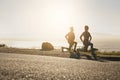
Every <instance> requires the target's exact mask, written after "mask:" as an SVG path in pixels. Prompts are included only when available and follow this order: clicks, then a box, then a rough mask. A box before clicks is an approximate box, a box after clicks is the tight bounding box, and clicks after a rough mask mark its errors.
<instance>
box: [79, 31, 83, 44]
mask: <svg viewBox="0 0 120 80" xmlns="http://www.w3.org/2000/svg"><path fill="white" fill-rule="evenodd" d="M82 36H83V33H82V34H81V36H80V40H81V41H82V42H83V39H82Z"/></svg>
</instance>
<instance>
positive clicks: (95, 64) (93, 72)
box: [0, 53, 120, 80]
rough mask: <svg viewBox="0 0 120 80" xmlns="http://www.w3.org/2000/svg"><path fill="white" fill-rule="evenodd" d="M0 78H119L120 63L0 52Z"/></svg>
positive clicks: (6, 79) (109, 79)
mask: <svg viewBox="0 0 120 80" xmlns="http://www.w3.org/2000/svg"><path fill="white" fill-rule="evenodd" d="M0 80H120V62H119V61H116V62H115V61H105V62H100V61H93V60H85V59H70V58H59V57H48V56H38V55H24V54H9V53H0Z"/></svg>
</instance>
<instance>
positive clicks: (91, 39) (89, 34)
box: [89, 33, 92, 41]
mask: <svg viewBox="0 0 120 80" xmlns="http://www.w3.org/2000/svg"><path fill="white" fill-rule="evenodd" d="M89 36H90V41H91V40H92V36H91V34H90V33H89Z"/></svg>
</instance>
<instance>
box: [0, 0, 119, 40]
mask: <svg viewBox="0 0 120 80" xmlns="http://www.w3.org/2000/svg"><path fill="white" fill-rule="evenodd" d="M119 21H120V0H0V38H19V39H21V38H23V39H24V38H25V39H27V38H30V39H40V40H49V39H53V40H54V39H55V40H57V39H58V40H59V39H64V38H65V35H66V33H67V32H68V31H69V27H71V26H73V27H74V31H75V34H76V39H79V36H80V34H81V33H82V32H83V31H84V25H88V26H89V27H90V32H91V33H94V34H95V33H104V34H110V35H118V36H119V35H120V22H119ZM119 37H120V36H119Z"/></svg>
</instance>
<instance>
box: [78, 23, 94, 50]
mask: <svg viewBox="0 0 120 80" xmlns="http://www.w3.org/2000/svg"><path fill="white" fill-rule="evenodd" d="M84 29H85V31H84V32H83V33H82V34H81V36H80V40H81V41H82V42H83V45H84V52H87V51H88V50H87V49H88V46H91V50H93V43H91V40H92V36H91V34H90V33H89V32H88V30H89V27H88V26H87V25H85V27H84Z"/></svg>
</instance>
